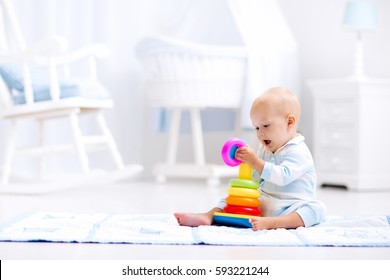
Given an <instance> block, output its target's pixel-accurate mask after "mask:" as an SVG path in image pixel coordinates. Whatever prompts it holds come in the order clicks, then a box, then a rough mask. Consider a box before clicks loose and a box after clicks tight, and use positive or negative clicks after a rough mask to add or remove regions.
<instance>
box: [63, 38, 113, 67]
mask: <svg viewBox="0 0 390 280" xmlns="http://www.w3.org/2000/svg"><path fill="white" fill-rule="evenodd" d="M109 55H110V49H109V48H108V47H107V45H105V44H102V43H95V44H90V45H87V46H85V47H82V48H80V49H78V50H75V51H72V52H69V53H66V54H63V55H60V56H57V57H56V64H58V65H61V64H69V63H74V62H77V61H79V60H82V59H85V58H89V57H95V58H99V59H103V58H107V57H109Z"/></svg>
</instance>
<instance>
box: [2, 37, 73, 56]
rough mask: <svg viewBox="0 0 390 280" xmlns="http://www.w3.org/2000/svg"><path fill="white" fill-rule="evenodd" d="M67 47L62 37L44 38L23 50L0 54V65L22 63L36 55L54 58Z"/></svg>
mask: <svg viewBox="0 0 390 280" xmlns="http://www.w3.org/2000/svg"><path fill="white" fill-rule="evenodd" d="M67 46H68V42H67V40H66V39H65V38H63V37H59V36H57V37H51V38H46V39H43V40H41V41H38V42H36V43H34V44H32V45H31V46H30V47H28V48H27V49H25V50H22V51H18V52H11V53H7V54H4V53H3V54H0V63H22V62H26V61H27V60H30V59H32V58H35V57H36V56H38V55H44V56H56V55H58V54H60V53H61V52H63V51H64V50H65V49H66V48H67Z"/></svg>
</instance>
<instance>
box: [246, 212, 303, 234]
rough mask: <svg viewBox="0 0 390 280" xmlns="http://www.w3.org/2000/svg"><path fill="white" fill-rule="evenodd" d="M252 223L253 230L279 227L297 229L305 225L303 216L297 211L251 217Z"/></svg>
mask: <svg viewBox="0 0 390 280" xmlns="http://www.w3.org/2000/svg"><path fill="white" fill-rule="evenodd" d="M250 223H251V224H252V228H253V230H262V229H277V228H286V229H295V228H298V227H303V226H305V224H304V223H303V220H302V218H301V216H299V214H298V213H296V212H294V213H291V214H288V215H286V216H280V217H255V218H252V219H250Z"/></svg>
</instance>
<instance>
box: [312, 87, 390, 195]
mask: <svg viewBox="0 0 390 280" xmlns="http://www.w3.org/2000/svg"><path fill="white" fill-rule="evenodd" d="M307 85H308V87H309V89H310V91H311V94H312V96H313V102H314V108H313V114H314V119H313V125H314V129H313V132H314V137H313V140H314V141H313V155H314V161H315V165H316V169H317V175H318V184H319V185H341V186H345V187H347V188H348V189H351V190H364V191H368V190H384V189H386V190H390V80H387V79H386V80H384V79H365V80H361V81H357V80H352V79H351V80H348V79H333V80H332V79H329V80H310V81H308V82H307Z"/></svg>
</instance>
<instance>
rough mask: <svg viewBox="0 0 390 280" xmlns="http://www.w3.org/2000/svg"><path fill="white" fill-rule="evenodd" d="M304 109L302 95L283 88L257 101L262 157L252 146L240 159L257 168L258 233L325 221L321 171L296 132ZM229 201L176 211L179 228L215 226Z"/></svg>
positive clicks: (255, 112)
mask: <svg viewBox="0 0 390 280" xmlns="http://www.w3.org/2000/svg"><path fill="white" fill-rule="evenodd" d="M300 113H301V109H300V105H299V101H298V99H297V97H296V96H295V95H294V94H293V93H292V92H290V91H289V90H287V89H285V88H281V87H275V88H270V89H268V90H266V91H265V92H264V93H263V94H262V95H260V96H259V97H257V98H256V99H255V100H254V101H253V104H252V107H251V110H250V118H251V121H252V124H253V127H254V128H255V130H256V135H257V139H258V140H259V143H260V145H259V149H258V151H257V154H256V153H255V152H254V150H253V149H251V148H250V147H249V146H243V147H240V148H238V149H237V151H236V154H235V157H236V159H238V160H241V161H242V162H246V163H248V164H250V165H251V166H252V167H253V180H256V181H259V182H260V191H261V196H260V198H259V199H260V203H261V204H260V209H261V211H262V216H261V217H254V218H252V219H250V223H251V224H252V227H253V230H261V229H276V228H287V229H295V228H297V227H301V226H305V227H310V226H312V225H315V224H318V223H320V222H321V221H322V220H323V219H324V217H325V206H324V204H323V203H321V202H320V201H317V200H316V178H317V177H316V172H315V168H314V162H313V158H312V155H311V153H310V151H309V149H308V147H307V146H306V144H305V142H304V140H305V138H304V137H303V136H302V135H301V134H299V133H297V127H298V122H299V117H300ZM225 205H226V203H225V199H222V200H221V201H220V202H219V203H218V205H217V206H216V207H215V208H213V209H211V210H210V211H208V212H205V213H175V217H176V219H177V220H178V222H179V224H180V225H185V226H199V225H211V224H212V221H213V216H214V213H215V212H222V211H223V210H222V209H223V208H224V207H225Z"/></svg>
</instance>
